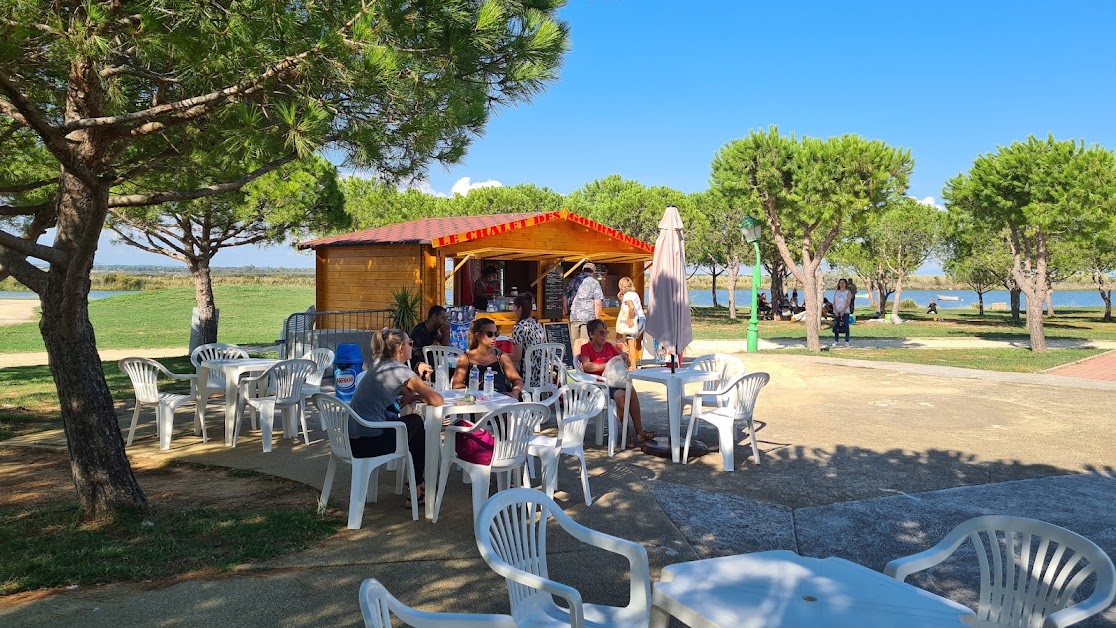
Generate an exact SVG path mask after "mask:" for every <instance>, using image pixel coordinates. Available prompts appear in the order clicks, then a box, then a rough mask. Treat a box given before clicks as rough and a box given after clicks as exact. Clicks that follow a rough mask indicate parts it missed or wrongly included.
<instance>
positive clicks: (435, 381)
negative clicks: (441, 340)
mask: <svg viewBox="0 0 1116 628" xmlns="http://www.w3.org/2000/svg"><path fill="white" fill-rule="evenodd" d="M464 354H465V352H464V351H461V350H460V349H454V348H453V347H445V346H441V345H430V346H427V347H423V348H422V356H423V358H424V359H425V360H426V363H427V364H429V365H430V368H432V369H434V376H433V378H432V381H431V386H432V387H433V388H434V390H437V391H438V392H442V391H445V390H449V387H450V380H451V377H450V372H449V370H450V362H451V361H452V362H453V363H454V364H456V363H457V359H458V358H460V357H461V356H462V355H464Z"/></svg>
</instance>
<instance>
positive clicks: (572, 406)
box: [558, 382, 605, 447]
mask: <svg viewBox="0 0 1116 628" xmlns="http://www.w3.org/2000/svg"><path fill="white" fill-rule="evenodd" d="M558 396H559V402H558V403H559V415H558V425H559V426H560V428H561V431H560V433H559V439H560V440H559V442H560V443H561V444H562V446H563V447H565V446H569V445H572V444H575V443H580V442H584V440H585V429H586V428H587V427H588V425H589V420H590V419H592V418H593V417H595V416H597V415H598V414H600V413H601V411H603V410H604V407H605V395H604V391H602V390H601V389H600V387H599V386H595V385H593V384H589V383H582V382H578V383H574V384H569V385H567V386H563V387H562V388H561V389H560V390H559V393H558Z"/></svg>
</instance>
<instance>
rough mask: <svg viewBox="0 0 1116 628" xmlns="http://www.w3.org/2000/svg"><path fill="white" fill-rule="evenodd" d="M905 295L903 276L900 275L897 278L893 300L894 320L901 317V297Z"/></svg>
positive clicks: (892, 314) (892, 317)
mask: <svg viewBox="0 0 1116 628" xmlns="http://www.w3.org/2000/svg"><path fill="white" fill-rule="evenodd" d="M902 297H903V276H902V275H899V276H898V277H897V278H896V279H895V300H893V301H892V302H891V320H892V322H894V321H896V320H898V319H899V299H901V298H902Z"/></svg>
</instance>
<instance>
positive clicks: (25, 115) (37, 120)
mask: <svg viewBox="0 0 1116 628" xmlns="http://www.w3.org/2000/svg"><path fill="white" fill-rule="evenodd" d="M0 92H3V93H4V94H5V95H6V96H7V97H8V99H7V100H0V112H2V113H4V114H6V115H8V116H10V117H11V118H12V119H13V120H15V121H17V122H20V123H21V124H24V125H26V126H28V127H30V128H31V129H32V130H33V131H35V133H38V135H39V137H40V138H42V140H43V145H44V146H46V147H47V150H49V151H50V153H51V154H52V155H54V157H55V159H57V160H58V161H59V162H60V163H61V164H62V166H63V167H65V168H66V170H69V171H70V172H72V173H73V174H74V176H76V177H77V178H79V179H81V180H82V182H84V183H85V184H86V185H88V186H90V187H94V186H95V185H96V184H97V176H96V175H94V174H93V171H92V170H90V169H89V168H86V167H85V164H83V163H81V161H79V160H78V158H77V156H76V155H74V153H73V151H71V150H70V147H69V144H68V143H67V141H66V134H65V133H63V132H61V131H59V130H58V128H57V127H55V126H53V125H51V124H50V123H49V122H47V121H46V118H44V117H43V114H42V113H40V112H39V111H38V110H37V109H35V107H34V106H32V105H31V103H30V102H29V101H28V100H27V98H26V97H25V96H24V95H23V94H22V93H20V91H19V89H18V88H17V87H16V86H15V84H14V83H12V82H11V81H10V80H8V77H7V76H6V75H5V74H0Z"/></svg>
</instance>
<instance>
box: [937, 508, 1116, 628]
mask: <svg viewBox="0 0 1116 628" xmlns="http://www.w3.org/2000/svg"><path fill="white" fill-rule="evenodd" d="M954 533H955V534H961V535H962V537H960V538H964V539H967V540H968V541H969V542H970V543H971V546H972V548H973V551H974V552H975V553H976V559H977V566H978V568H979V570H980V596H979V598H978V600H979V601H978V605H977V609H976V618H977V619H978V620H980V621H986V622H991V623H994V624H996V625H1002V626H1015V627H1019V628H1038V627H1040V626H1042V625H1043V622H1044V620H1045V618H1046V617H1048V616H1050V615H1051V614H1053V613H1055V612H1057V611H1060V610H1062V609H1064V608H1066V607H1068V606H1070V605H1071V604H1073V603H1074V599H1075V596H1076V593H1077V590H1078V588H1079V587H1080V586H1081V585H1082V584H1083V583H1084V582H1086V581H1087V580H1088V579H1089V578H1090V577H1091V576H1094V575H1095V576H1096V580H1095V588H1096V589H1098V590H1099V589H1108V590H1110V591H1111V590H1114V589H1116V584H1114V579H1116V568H1114V567H1113V566H1112V561H1111V559H1109V558H1108V556H1107V555H1105V554H1104V552H1103V551H1102V550H1100V548H1098V547H1097V546H1096V545H1095V544H1094V543H1092V542H1091V541H1089V540H1088V539H1086V538H1084V537H1082V536H1080V535H1078V534H1076V533H1074V532H1071V531H1069V530H1066V529H1065V528H1061V527H1058V526H1055V525H1053V524H1049V523H1046V522H1043V521H1036V520H1034V519H1026V518H1023V517H1009V516H1000V515H990V516H985V517H977V518H975V519H970V520H969V521H966V522H964V523H962V524H961V525H959V526H958V527H957V529H955V532H954Z"/></svg>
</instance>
